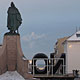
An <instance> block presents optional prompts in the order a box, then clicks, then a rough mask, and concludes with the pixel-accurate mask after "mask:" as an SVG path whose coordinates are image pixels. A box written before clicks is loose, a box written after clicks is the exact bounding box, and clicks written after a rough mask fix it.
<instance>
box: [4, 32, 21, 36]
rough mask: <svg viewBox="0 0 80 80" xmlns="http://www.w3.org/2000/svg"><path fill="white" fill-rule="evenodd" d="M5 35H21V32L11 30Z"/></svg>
mask: <svg viewBox="0 0 80 80" xmlns="http://www.w3.org/2000/svg"><path fill="white" fill-rule="evenodd" d="M4 35H20V34H19V33H16V32H15V33H11V32H7V33H5V34H4Z"/></svg>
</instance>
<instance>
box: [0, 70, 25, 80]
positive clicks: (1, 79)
mask: <svg viewBox="0 0 80 80" xmlns="http://www.w3.org/2000/svg"><path fill="white" fill-rule="evenodd" d="M0 80H25V79H24V78H23V77H22V76H21V75H20V74H19V73H18V72H17V71H7V72H6V73H4V74H2V75H0Z"/></svg>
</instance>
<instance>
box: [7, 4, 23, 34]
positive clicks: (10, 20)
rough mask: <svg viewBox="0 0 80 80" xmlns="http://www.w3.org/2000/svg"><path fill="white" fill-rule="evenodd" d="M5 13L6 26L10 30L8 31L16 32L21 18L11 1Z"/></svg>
mask: <svg viewBox="0 0 80 80" xmlns="http://www.w3.org/2000/svg"><path fill="white" fill-rule="evenodd" d="M7 13H8V17H7V27H8V29H9V30H10V33H16V30H17V33H18V28H19V26H20V25H21V24H22V18H21V15H20V13H19V11H18V9H17V8H16V7H15V5H14V3H13V2H11V7H9V8H8V11H7Z"/></svg>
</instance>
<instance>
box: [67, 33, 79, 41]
mask: <svg viewBox="0 0 80 80" xmlns="http://www.w3.org/2000/svg"><path fill="white" fill-rule="evenodd" d="M67 41H80V31H77V32H76V33H74V34H73V35H72V36H70V37H69V38H68V39H67Z"/></svg>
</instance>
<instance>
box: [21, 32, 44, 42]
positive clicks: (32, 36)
mask: <svg viewBox="0 0 80 80" xmlns="http://www.w3.org/2000/svg"><path fill="white" fill-rule="evenodd" d="M44 37H45V34H40V35H38V34H35V32H32V33H31V34H28V35H25V36H23V37H22V40H24V41H33V40H38V39H41V38H44Z"/></svg>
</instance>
